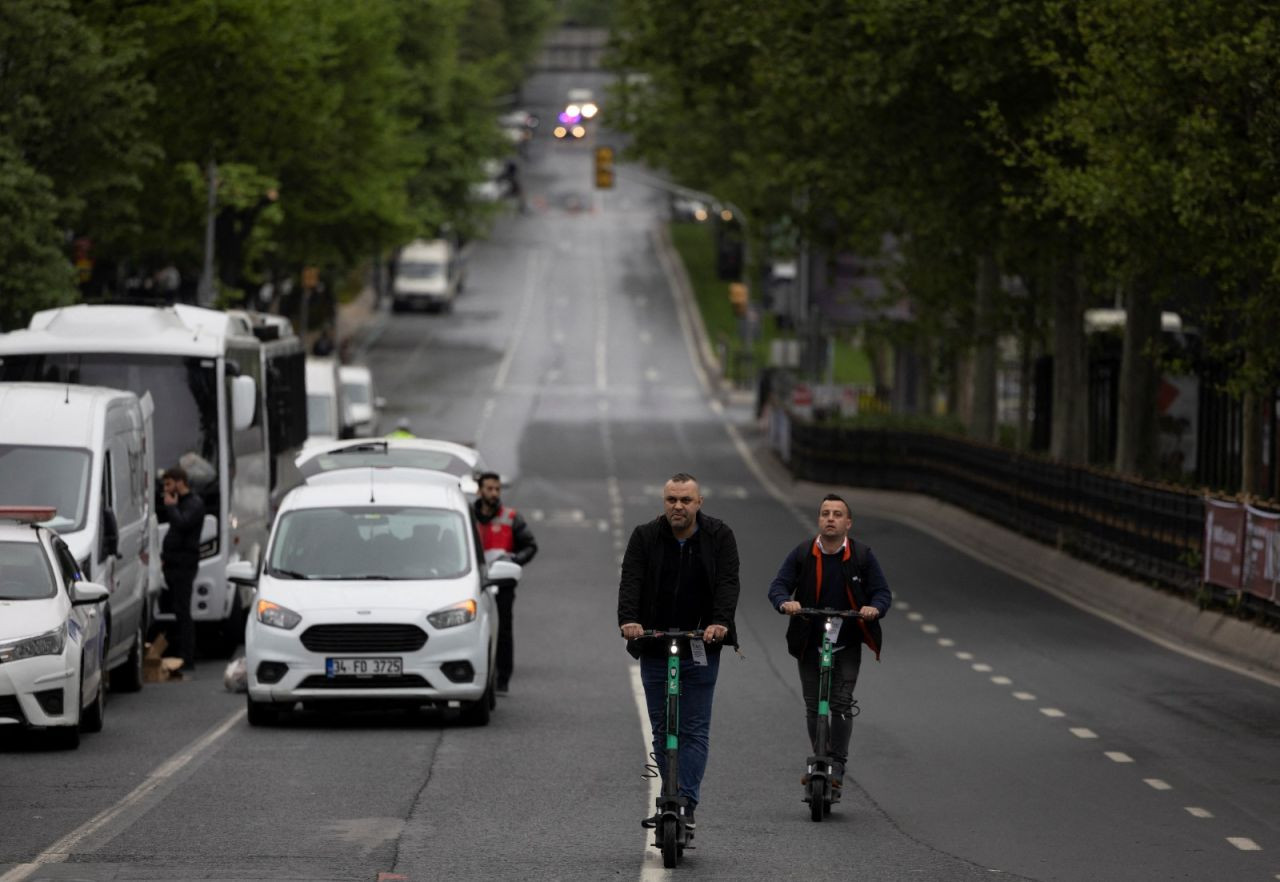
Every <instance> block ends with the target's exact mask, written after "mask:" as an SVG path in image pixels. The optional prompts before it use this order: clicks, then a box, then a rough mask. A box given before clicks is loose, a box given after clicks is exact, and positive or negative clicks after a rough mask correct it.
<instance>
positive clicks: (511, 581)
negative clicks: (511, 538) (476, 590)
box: [484, 560, 523, 588]
mask: <svg viewBox="0 0 1280 882" xmlns="http://www.w3.org/2000/svg"><path fill="white" fill-rule="evenodd" d="M522 571H523V567H521V566H520V564H518V563H516V562H515V561H511V560H495V561H494V562H493V563H491V564H489V567H488V573H487V578H486V579H485V582H484V584H485V587H486V588H488V587H490V586H498V587H507V586H510V587H512V588H514V587H515V586H516V585H517V584H518V583H519V582H520V574H521V572H522Z"/></svg>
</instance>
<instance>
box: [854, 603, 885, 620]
mask: <svg viewBox="0 0 1280 882" xmlns="http://www.w3.org/2000/svg"><path fill="white" fill-rule="evenodd" d="M858 615H860V616H862V617H863V618H864V619H866V620H867V621H868V622H874V621H875V620H876V619H878V618H880V610H878V609H876V608H875V607H874V606H864V607H863V608H862V609H860V610H858Z"/></svg>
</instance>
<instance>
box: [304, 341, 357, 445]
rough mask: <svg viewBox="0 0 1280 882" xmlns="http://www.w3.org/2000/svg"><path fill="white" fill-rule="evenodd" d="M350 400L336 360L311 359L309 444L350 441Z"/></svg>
mask: <svg viewBox="0 0 1280 882" xmlns="http://www.w3.org/2000/svg"><path fill="white" fill-rule="evenodd" d="M346 411H347V405H346V397H345V396H344V395H343V390H342V381H341V379H339V375H338V361H337V359H334V358H308V359H307V442H306V443H307V444H314V443H316V442H318V441H319V442H323V441H333V440H335V439H338V438H346V437H347V435H348V431H347V427H346Z"/></svg>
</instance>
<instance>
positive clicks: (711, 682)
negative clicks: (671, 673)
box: [640, 652, 720, 806]
mask: <svg viewBox="0 0 1280 882" xmlns="http://www.w3.org/2000/svg"><path fill="white" fill-rule="evenodd" d="M719 675H720V653H718V652H708V653H707V663H706V664H705V665H695V664H694V663H693V661H692V660H691V659H684V660H683V661H681V662H680V721H679V722H680V728H679V730H678V731H677V733H676V734H677V736H678V737H679V741H680V746H679V749H678V752H677V754H676V763H677V764H678V765H679V767H680V768H679V774H678V775H677V778H678V780H677V781H676V786H677V788H678V789H679V793H680V795H681V796H683V797H685V798H686V799H688V800H689V802H690V803H692V804H693V805H695V806H696V805H697V804H698V800H699V799H700V798H701V797H702V774H703V773H704V772H705V771H706V770H707V755H708V753H709V752H710V750H711V701H712V699H713V698H714V697H715V693H716V679H717V678H718V677H719ZM640 682H641V683H642V684H643V685H644V700H645V704H646V706H647V707H648V710H649V726H650V728H651V729H653V753H654V755H655V756H656V757H657V758H658V760H657V762H658V773H659V774H660V775H661V776H662V780H663V781H664V782H665V781H666V780H667V660H666V658H662V657H658V658H650V657H649V656H642V657H641V659H640Z"/></svg>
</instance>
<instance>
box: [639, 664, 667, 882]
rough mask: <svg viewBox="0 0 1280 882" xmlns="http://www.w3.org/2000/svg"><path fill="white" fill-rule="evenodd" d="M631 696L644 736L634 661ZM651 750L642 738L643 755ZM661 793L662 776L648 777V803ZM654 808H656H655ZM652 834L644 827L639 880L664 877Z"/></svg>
mask: <svg viewBox="0 0 1280 882" xmlns="http://www.w3.org/2000/svg"><path fill="white" fill-rule="evenodd" d="M631 697H632V698H634V699H635V701H636V713H638V714H639V715H640V734H641V736H644V735H645V734H646V733H647V732H649V731H650V727H649V703H648V702H647V701H645V699H644V682H643V681H642V680H641V679H640V663H639V662H636V663H635V664H633V665H632V666H631ZM652 751H653V742H652V741H650V740H649V739H648V738H645V740H644V755H645V757H646V758H647V757H648V756H649V754H650V753H651V752H652ZM661 793H662V778H661V777H655V778H650V779H649V805H650V806H655V807H656V806H657V803H658V796H659V795H660V794H661ZM655 810H656V809H655ZM652 835H653V834H652V833H650V832H649V831H648V829H647V828H646V829H645V833H644V836H643V838H642V841H643V843H644V845H643V848H644V861H643V863H642V864H641V867H640V882H655V880H658V879H665V878H667V877H666V875H665V874H666V870H665V869H664V868H663V866H662V855H661V854H659V853H658V850H657V849H656V848H655V849H650V848H649V837H651V836H652Z"/></svg>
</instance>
